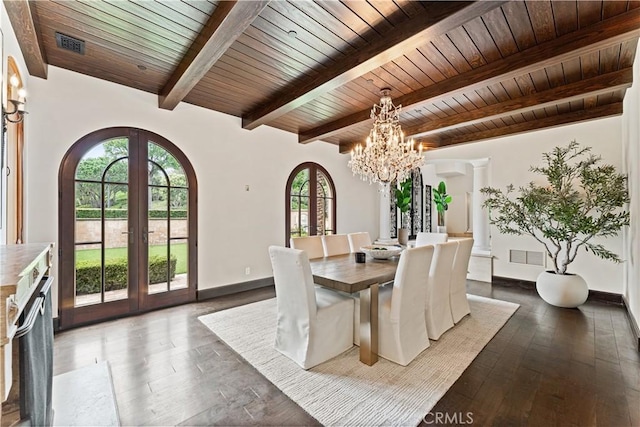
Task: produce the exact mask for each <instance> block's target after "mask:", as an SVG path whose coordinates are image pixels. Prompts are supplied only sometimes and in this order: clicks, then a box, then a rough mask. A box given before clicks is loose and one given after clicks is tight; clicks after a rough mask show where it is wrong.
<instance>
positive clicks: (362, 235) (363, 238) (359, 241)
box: [347, 231, 371, 252]
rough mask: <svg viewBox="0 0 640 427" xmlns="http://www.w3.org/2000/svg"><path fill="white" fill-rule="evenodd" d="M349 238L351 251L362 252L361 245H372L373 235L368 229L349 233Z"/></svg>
mask: <svg viewBox="0 0 640 427" xmlns="http://www.w3.org/2000/svg"><path fill="white" fill-rule="evenodd" d="M347 238H348V239H349V250H350V251H351V252H360V248H361V247H363V246H369V245H371V236H369V232H367V231H362V232H359V233H349V234H347Z"/></svg>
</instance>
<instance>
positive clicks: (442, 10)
mask: <svg viewBox="0 0 640 427" xmlns="http://www.w3.org/2000/svg"><path fill="white" fill-rule="evenodd" d="M503 3H505V2H504V1H476V2H439V3H438V4H437V5H436V4H435V2H434V4H433V5H432V10H431V11H428V12H425V13H422V14H420V15H419V16H417V17H415V18H412V19H410V20H408V21H407V22H405V23H403V24H402V25H400V26H398V27H396V28H394V29H393V30H392V31H391V32H390V33H388V34H384V35H381V36H380V37H379V38H378V39H376V40H375V41H374V42H372V43H370V44H369V45H367V46H366V47H364V48H363V49H360V50H359V51H357V52H355V53H354V54H352V55H348V56H347V57H346V58H345V59H344V60H341V61H339V62H338V63H336V64H335V65H334V66H331V67H329V68H327V69H325V70H322V73H320V74H319V75H318V76H317V77H313V78H311V79H309V78H303V79H301V80H298V81H294V82H293V83H292V84H291V85H288V86H287V87H286V88H285V89H284V90H282V91H279V92H278V93H277V94H276V95H275V96H273V97H272V98H271V99H270V100H268V101H267V102H266V103H265V104H263V105H260V106H259V107H258V108H256V109H254V110H253V111H250V112H249V113H248V114H246V115H245V116H244V117H243V118H242V127H243V128H244V129H255V128H256V127H258V126H260V125H263V124H266V123H269V122H270V121H273V120H275V119H276V118H278V117H280V116H282V115H284V114H286V113H288V112H290V111H292V110H294V109H296V108H298V107H300V106H301V105H304V104H306V103H307V102H310V101H312V100H314V99H316V98H318V97H319V96H321V95H323V94H325V93H327V92H329V91H331V90H333V89H335V88H337V87H340V86H342V85H344V84H346V83H348V82H350V81H351V80H353V79H355V78H357V77H360V76H362V75H364V74H366V73H368V72H369V71H372V70H374V69H376V68H378V67H380V66H382V65H384V64H385V63H387V62H389V61H392V60H393V59H395V58H397V57H399V56H402V55H403V54H404V53H405V52H406V51H407V50H410V49H415V48H417V47H419V46H422V45H424V44H425V43H427V42H428V41H429V40H431V39H433V38H435V37H437V36H439V35H441V34H444V33H446V32H448V31H451V30H452V29H454V28H457V27H460V26H461V25H463V24H464V23H466V22H467V21H469V20H471V19H473V18H475V17H477V16H480V15H483V14H485V13H486V12H489V11H491V10H493V9H495V8H496V7H499V6H501V5H502V4H503Z"/></svg>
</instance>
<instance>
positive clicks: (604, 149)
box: [426, 117, 623, 293]
mask: <svg viewBox="0 0 640 427" xmlns="http://www.w3.org/2000/svg"><path fill="white" fill-rule="evenodd" d="M621 123H622V119H621V118H620V117H613V118H607V119H601V120H595V121H591V122H586V123H578V124H574V125H567V126H562V127H558V128H552V129H545V130H539V131H535V132H530V133H526V134H522V135H514V136H508V137H504V138H498V139H492V140H486V141H481V142H477V143H473V144H464V145H459V146H453V147H448V148H442V149H438V150H432V151H427V154H426V158H427V160H434V159H469V160H472V159H477V158H484V157H489V158H490V159H491V160H490V166H489V170H490V177H489V183H490V186H492V187H497V188H500V189H504V188H505V187H506V186H507V185H508V184H514V185H515V186H516V187H518V186H521V185H526V184H527V183H528V182H529V181H532V180H535V179H536V178H538V177H537V176H536V175H534V174H532V173H531V172H529V166H531V165H534V164H536V165H537V164H541V161H542V153H544V152H547V151H550V150H551V149H553V147H555V146H558V145H566V144H568V143H569V142H570V141H571V140H572V139H575V140H577V141H578V142H579V143H580V144H581V145H583V146H591V147H593V151H594V153H596V154H600V155H602V157H603V159H604V162H606V163H610V164H613V165H615V166H617V167H618V168H619V169H621V167H622V144H621V143H620V141H621ZM602 243H604V244H606V245H607V247H608V248H609V249H611V250H613V251H614V252H616V253H618V254H622V237H621V236H620V237H614V238H610V239H606V240H603V241H602ZM509 249H520V250H534V251H542V250H543V248H542V246H541V245H540V244H539V243H538V242H537V241H536V240H534V239H533V238H530V237H519V236H508V235H503V234H500V233H498V232H497V230H496V229H495V227H492V228H491V253H492V255H493V256H494V264H493V266H494V270H493V275H495V276H502V277H512V278H519V279H524V280H531V281H534V280H535V279H536V277H537V275H538V274H539V273H540V272H541V271H542V270H543V268H542V267H534V266H526V265H521V264H511V263H509ZM569 271H570V272H576V273H580V274H581V275H582V276H583V277H584V278H585V280H586V281H587V283H588V284H589V288H590V289H594V290H600V291H606V292H614V293H622V271H623V267H622V265H618V264H614V263H612V262H609V261H604V260H601V259H600V258H597V257H595V256H594V255H592V254H590V253H586V252H582V253H580V255H579V256H578V257H577V258H576V261H574V263H573V264H571V265H570V267H569Z"/></svg>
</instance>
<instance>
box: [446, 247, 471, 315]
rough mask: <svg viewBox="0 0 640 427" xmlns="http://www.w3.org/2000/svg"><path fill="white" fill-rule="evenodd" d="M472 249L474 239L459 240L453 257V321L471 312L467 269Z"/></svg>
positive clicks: (451, 296)
mask: <svg viewBox="0 0 640 427" xmlns="http://www.w3.org/2000/svg"><path fill="white" fill-rule="evenodd" d="M472 249H473V239H461V240H458V250H457V251H456V256H455V258H454V259H453V270H452V271H451V285H450V292H449V300H450V303H451V316H452V317H453V323H458V322H459V321H460V320H462V318H463V317H464V316H466V315H467V314H469V313H471V309H470V308H469V301H468V300H467V271H468V269H469V259H470V258H471V250H472Z"/></svg>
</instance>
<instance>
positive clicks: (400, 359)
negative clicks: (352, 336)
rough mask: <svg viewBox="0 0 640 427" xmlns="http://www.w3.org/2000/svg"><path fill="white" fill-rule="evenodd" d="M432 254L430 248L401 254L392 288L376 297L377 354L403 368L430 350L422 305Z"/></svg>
mask: <svg viewBox="0 0 640 427" xmlns="http://www.w3.org/2000/svg"><path fill="white" fill-rule="evenodd" d="M433 252H434V249H433V246H423V247H420V248H409V249H406V250H404V251H403V252H402V254H401V255H400V260H399V261H398V269H397V270H396V275H395V280H394V282H393V286H386V287H384V288H382V289H381V290H380V293H379V300H378V301H379V306H378V330H379V337H378V354H379V355H380V356H381V357H384V358H385V359H388V360H391V361H392V362H395V363H398V364H400V365H402V366H406V365H408V364H409V363H410V362H411V361H412V360H413V359H415V358H416V356H418V355H419V354H420V353H421V352H422V351H423V350H425V349H426V348H427V347H429V337H428V335H427V328H426V324H425V321H424V301H425V299H426V295H427V282H428V280H429V269H430V266H431V261H432V257H433Z"/></svg>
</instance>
